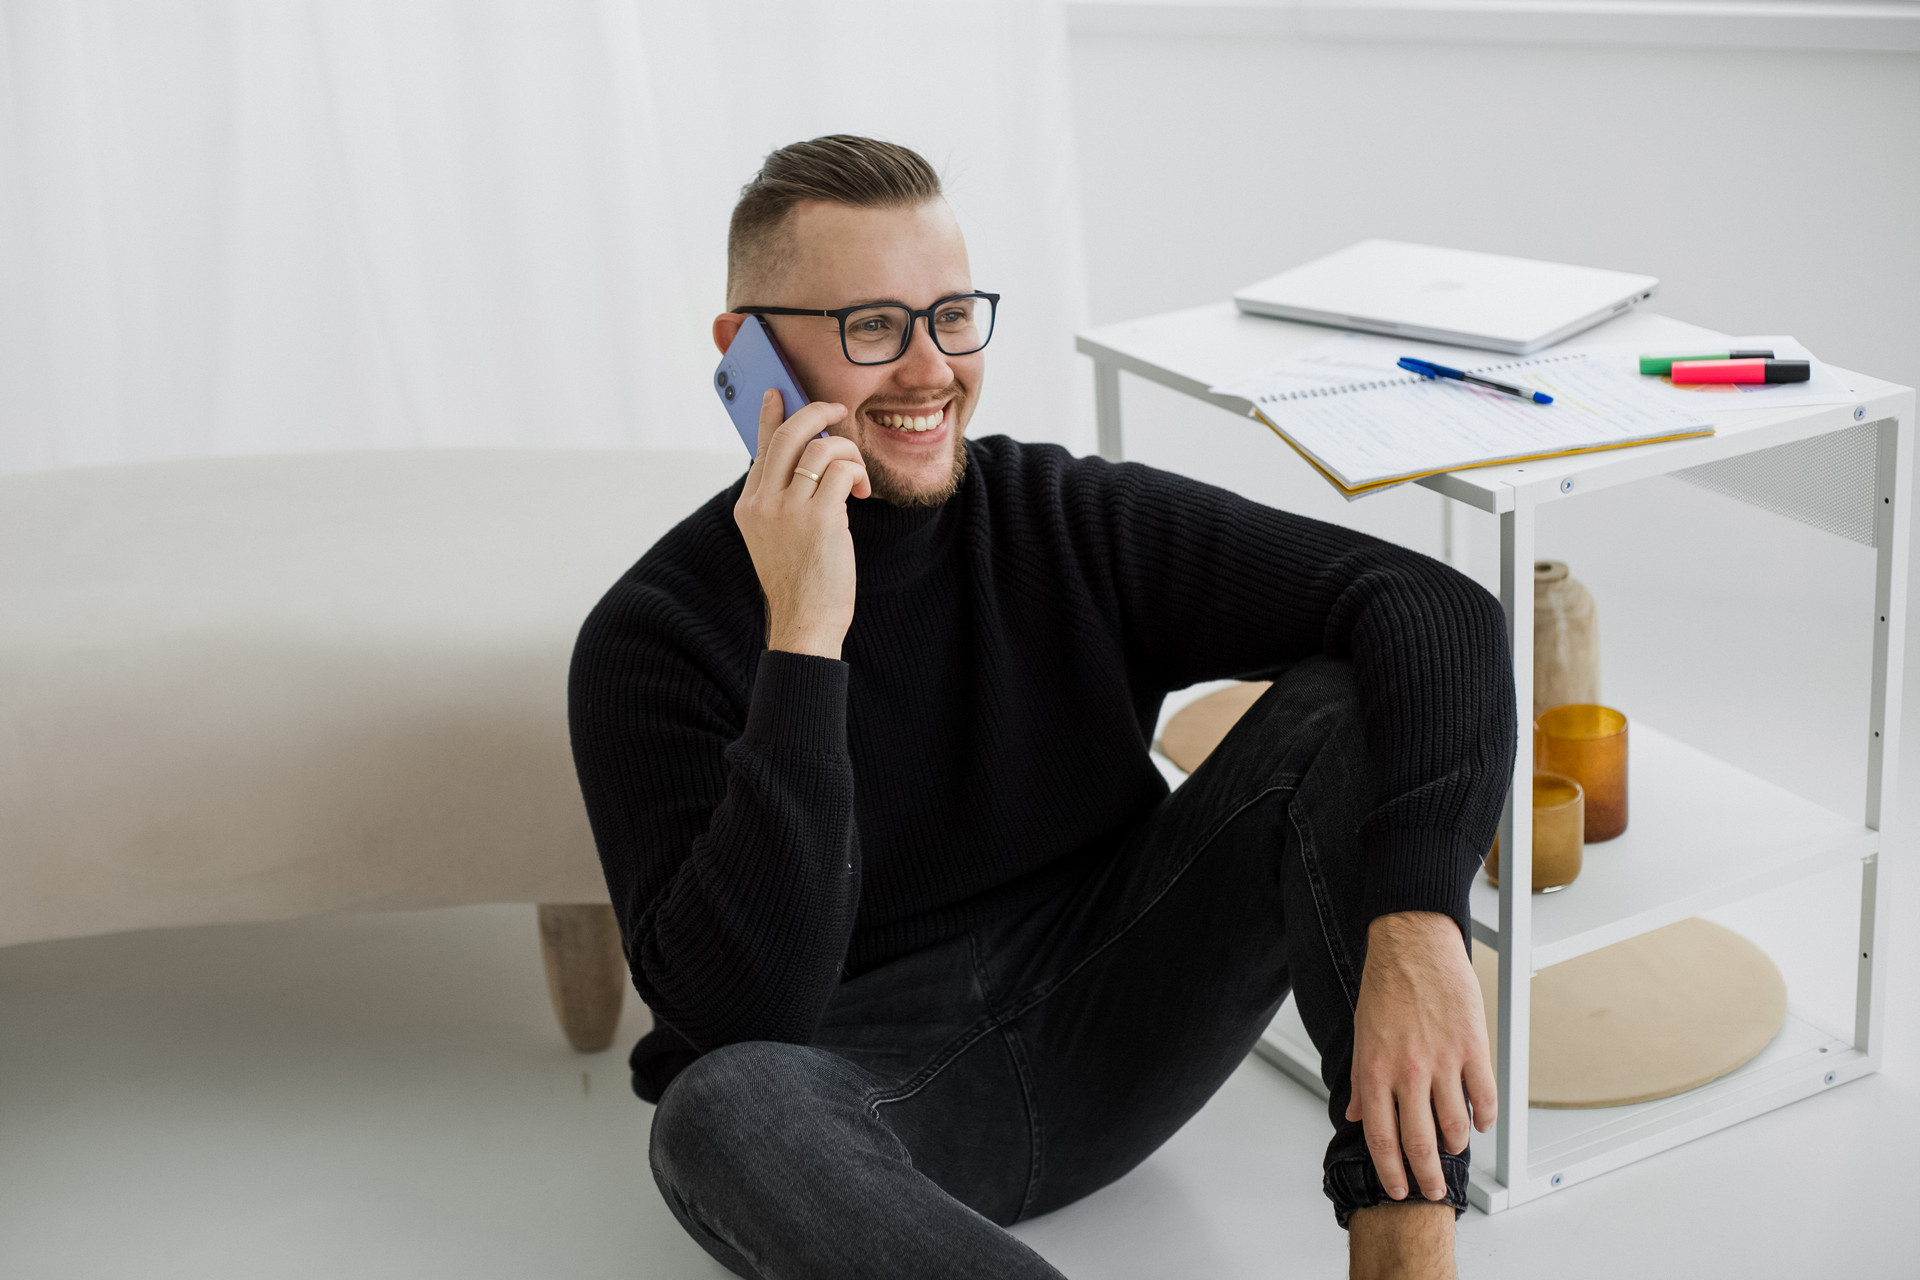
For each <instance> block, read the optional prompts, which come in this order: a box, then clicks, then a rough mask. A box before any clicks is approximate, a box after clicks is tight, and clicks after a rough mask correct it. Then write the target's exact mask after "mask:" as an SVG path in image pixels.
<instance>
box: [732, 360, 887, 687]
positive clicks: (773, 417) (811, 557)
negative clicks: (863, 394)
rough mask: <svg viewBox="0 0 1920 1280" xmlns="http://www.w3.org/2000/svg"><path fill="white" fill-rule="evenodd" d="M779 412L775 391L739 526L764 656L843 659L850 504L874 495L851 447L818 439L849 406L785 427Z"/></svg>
mask: <svg viewBox="0 0 1920 1280" xmlns="http://www.w3.org/2000/svg"><path fill="white" fill-rule="evenodd" d="M781 407H782V406H781V403H780V393H779V392H778V391H768V392H767V394H766V395H765V397H763V398H762V399H761V401H760V448H759V451H758V452H757V453H755V454H754V458H753V467H752V468H751V469H750V470H749V471H748V472H747V483H746V487H745V488H743V489H742V490H741V491H740V500H739V501H738V502H736V503H734V504H733V519H734V523H735V524H737V525H739V526H740V536H741V537H742V538H744V539H745V540H746V543H747V554H748V555H750V556H752V557H753V571H754V572H755V573H756V574H758V575H759V577H760V589H761V590H762V591H763V592H765V593H766V597H767V648H769V649H784V650H786V651H787V652H789V653H811V654H815V655H817V656H819V657H822V658H838V657H839V656H840V644H841V642H842V641H843V640H845V639H846V638H847V628H848V627H850V626H852V625H853V594H854V581H855V580H854V566H853V535H852V534H851V533H849V532H848V531H847V497H848V496H849V495H852V496H853V497H856V498H864V497H866V496H867V495H868V494H870V493H872V492H873V488H872V486H871V485H870V484H869V483H868V480H867V467H866V463H865V462H864V461H863V460H862V459H861V457H860V450H859V448H858V447H857V446H856V445H855V444H854V443H853V441H851V440H848V439H846V438H845V437H843V436H828V437H827V438H826V439H824V440H817V439H814V437H815V436H818V435H819V434H820V432H821V431H823V430H825V429H826V428H828V427H830V426H832V425H833V424H834V423H836V422H840V421H842V420H843V419H845V418H846V416H847V410H846V406H844V405H838V404H827V403H824V402H821V401H815V402H814V403H812V404H809V405H806V406H804V407H802V408H801V410H800V411H799V412H798V413H796V414H794V415H793V416H792V417H791V418H788V419H787V420H786V421H785V422H782V421H780V411H781ZM803 471H806V472H812V473H813V475H814V476H818V477H819V479H817V480H816V479H813V478H811V477H810V476H807V475H803V474H801V473H802V472H803Z"/></svg>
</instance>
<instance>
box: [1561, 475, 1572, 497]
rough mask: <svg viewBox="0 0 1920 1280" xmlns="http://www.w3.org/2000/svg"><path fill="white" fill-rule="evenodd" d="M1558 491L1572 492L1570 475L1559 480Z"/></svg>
mask: <svg viewBox="0 0 1920 1280" xmlns="http://www.w3.org/2000/svg"><path fill="white" fill-rule="evenodd" d="M1560 492H1562V493H1572V492H1573V477H1572V476H1568V477H1567V478H1566V479H1565V480H1562V481H1561V482H1560Z"/></svg>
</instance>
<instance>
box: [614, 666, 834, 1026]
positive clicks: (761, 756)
mask: <svg viewBox="0 0 1920 1280" xmlns="http://www.w3.org/2000/svg"><path fill="white" fill-rule="evenodd" d="M749 707H750V709H749V712H748V716H747V722H746V724H745V726H744V728H743V729H742V730H740V731H739V733H738V736H737V738H735V739H734V741H732V742H731V743H730V744H729V745H727V746H725V747H724V749H722V748H721V747H720V746H719V744H718V743H717V742H715V741H714V739H713V737H712V736H711V735H710V734H705V733H702V734H693V733H684V732H683V733H682V734H680V735H678V736H676V735H675V734H674V733H672V732H671V731H670V728H669V727H668V726H667V725H665V724H661V723H659V722H669V723H670V722H671V721H673V720H674V719H676V718H678V717H676V716H674V715H672V714H670V713H669V714H656V715H653V716H648V717H646V719H647V720H649V721H654V722H655V724H654V725H653V732H651V733H648V734H646V735H644V736H640V737H638V738H636V740H635V741H634V743H633V746H632V747H631V748H629V749H628V750H626V751H624V752H621V755H623V756H625V757H626V758H627V759H630V760H631V761H632V764H631V766H630V767H627V768H621V767H620V763H621V761H620V760H619V759H616V758H610V753H608V752H605V751H603V752H602V754H601V756H600V757H599V758H597V763H598V764H599V765H600V768H599V769H597V770H595V771H594V772H593V777H594V779H595V780H596V781H598V782H600V783H601V785H596V786H590V787H588V788H587V792H588V809H589V813H590V815H591V816H593V817H594V819H595V833H596V836H597V837H598V838H599V839H600V843H601V849H602V856H603V860H604V861H606V863H607V865H608V879H609V883H610V886H611V887H612V888H613V889H614V900H615V904H616V905H617V906H619V907H620V908H621V909H622V914H623V916H624V917H625V919H624V920H623V924H624V926H625V930H626V939H627V945H628V955H629V958H630V960H631V963H632V968H633V976H634V982H635V985H636V986H637V987H638V988H639V990H640V992H641V994H642V996H644V997H645V999H646V1000H647V1003H648V1005H649V1006H650V1007H652V1009H653V1010H654V1012H655V1013H656V1014H657V1015H659V1017H660V1018H661V1019H662V1020H663V1021H665V1022H667V1023H669V1024H670V1025H672V1026H674V1027H675V1028H676V1029H678V1030H679V1031H680V1032H681V1033H682V1034H683V1035H685V1036H686V1037H687V1038H689V1039H690V1040H692V1041H694V1042H695V1043H696V1044H697V1045H698V1046H700V1047H701V1048H713V1047H715V1046H717V1045H720V1044H728V1043H733V1042H735V1041H740V1040H763V1039H771V1040H786V1041H792V1042H804V1041H805V1040H807V1039H808V1038H810V1036H811V1034H812V1031H813V1028H814V1026H815V1025H816V1024H817V1022H818V1019H819V1016H820V1013H821V1011H822V1010H823V1009H824V1008H825V1005H826V1001H827V999H828V997H829V996H830V995H831V994H832V991H833V988H834V985H835V984H836V983H837V981H838V980H839V976H840V971H841V966H842V963H843V961H844V958H845V955H846V949H847V943H848V940H849V939H850V937H851V936H852V930H853V921H854V917H855V915H856V913H857V909H858V904H859V892H860V857H859V851H858V839H857V834H856V830H855V824H854V818H853V773H852V763H851V760H850V759H849V757H848V754H847V744H846V668H845V667H844V666H843V665H842V664H840V663H837V662H828V661H825V660H821V659H818V658H803V657H797V656H795V655H792V654H786V653H769V654H765V655H763V656H762V658H761V660H760V663H759V666H758V669H757V675H756V679H755V683H754V687H753V690H752V696H751V701H750V704H749ZM683 714H684V713H683ZM735 723H738V722H737V721H736V722H735ZM723 740H724V739H723ZM586 780H587V771H585V770H583V782H584V781H586ZM703 794H705V795H707V796H710V797H711V798H710V799H707V800H705V801H704V802H703V801H702V798H701V797H702V795H703ZM623 889H624V890H625V892H623Z"/></svg>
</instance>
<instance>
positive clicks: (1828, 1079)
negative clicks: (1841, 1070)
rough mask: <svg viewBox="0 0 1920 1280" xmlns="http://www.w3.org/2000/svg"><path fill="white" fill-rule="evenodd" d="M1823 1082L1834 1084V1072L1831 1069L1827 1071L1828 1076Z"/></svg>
mask: <svg viewBox="0 0 1920 1280" xmlns="http://www.w3.org/2000/svg"><path fill="white" fill-rule="evenodd" d="M1823 1083H1825V1084H1832V1083H1833V1072H1831V1071H1829V1072H1827V1074H1826V1077H1825V1078H1824V1080H1823Z"/></svg>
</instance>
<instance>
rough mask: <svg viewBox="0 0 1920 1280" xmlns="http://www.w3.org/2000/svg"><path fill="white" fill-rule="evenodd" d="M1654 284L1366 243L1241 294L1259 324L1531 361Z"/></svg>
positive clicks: (1589, 270) (1239, 301) (1492, 256)
mask: <svg viewBox="0 0 1920 1280" xmlns="http://www.w3.org/2000/svg"><path fill="white" fill-rule="evenodd" d="M1659 286H1660V281H1659V280H1658V279H1657V278H1655V277H1654V276H1637V275H1631V274H1629V273H1627V272H1624V271H1601V270H1599V269H1597V268H1594V267H1569V266H1563V265H1562V264H1560V263H1557V262H1535V261H1533V260H1532V259H1529V258H1506V257H1502V256H1501V255H1499V254H1497V253H1474V252H1471V251H1470V250H1466V249H1438V248H1435V247H1433V246H1432V245H1424V244H1405V243H1403V242H1401V241H1399V240H1362V241H1361V242H1360V243H1359V244H1356V245H1350V246H1349V247H1347V248H1345V249H1342V250H1340V251H1339V252H1338V253H1330V254H1328V255H1327V256H1326V257H1324V258H1316V259H1314V260H1313V261H1312V262H1309V263H1307V264H1305V265H1304V266H1298V267H1295V268H1294V269H1293V270H1291V271H1283V272H1281V273H1280V274H1279V275H1277V276H1275V277H1273V278H1272V279H1271V280H1262V281H1261V282H1260V283H1259V284H1255V285H1249V286H1247V287H1246V288H1245V289H1242V290H1241V291H1240V292H1238V293H1236V294H1234V295H1233V301H1234V303H1235V304H1236V305H1237V306H1238V307H1239V308H1240V309H1241V310H1242V311H1249V312H1252V313H1253V314H1255V315H1263V316H1277V317H1279V318H1280V319H1282V320H1305V321H1307V322H1308V323H1310V324H1328V325H1334V326H1336V327H1338V328H1342V329H1360V330H1363V331H1365V332H1367V333H1384V334H1389V335H1392V336H1394V337H1401V338H1419V339H1421V340H1423V341H1426V342H1441V343H1448V344H1451V345H1454V346H1464V347H1484V348H1486V349H1487V350H1489V351H1505V352H1510V353H1512V354H1514V355H1527V354H1529V353H1531V352H1534V351H1538V350H1539V349H1540V348H1542V347H1547V346H1552V345H1553V344H1554V343H1556V342H1558V341H1560V340H1561V339H1562V338H1567V337H1571V336H1572V335H1573V334H1576V333H1579V332H1580V331H1581V330H1583V329H1590V328H1592V327H1593V326H1594V325H1596V324H1599V323H1600V322H1601V321H1602V320H1606V319H1609V318H1611V317H1613V316H1617V315H1619V314H1620V313H1621V312H1623V311H1625V310H1626V309H1627V308H1629V307H1631V306H1634V305H1635V304H1637V303H1641V302H1645V301H1646V300H1647V299H1648V298H1651V297H1652V296H1653V294H1654V290H1655V289H1657V288H1659Z"/></svg>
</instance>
